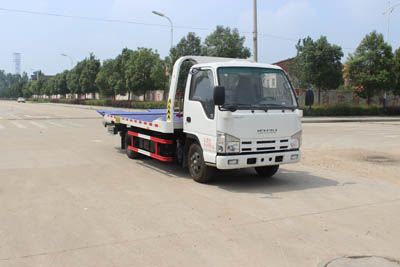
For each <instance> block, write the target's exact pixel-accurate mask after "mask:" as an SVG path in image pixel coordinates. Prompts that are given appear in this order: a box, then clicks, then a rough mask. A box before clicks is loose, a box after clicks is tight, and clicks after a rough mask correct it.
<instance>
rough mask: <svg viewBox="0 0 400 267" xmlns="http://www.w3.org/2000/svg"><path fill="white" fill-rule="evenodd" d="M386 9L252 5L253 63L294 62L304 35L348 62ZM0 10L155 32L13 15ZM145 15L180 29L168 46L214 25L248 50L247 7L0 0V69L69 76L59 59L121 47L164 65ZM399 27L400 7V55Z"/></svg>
mask: <svg viewBox="0 0 400 267" xmlns="http://www.w3.org/2000/svg"><path fill="white" fill-rule="evenodd" d="M391 2H392V4H396V3H400V0H392V1H391ZM386 7H387V1H386V0H330V1H328V0H274V1H272V0H258V32H259V34H260V36H259V43H258V47H259V48H258V49H259V61H260V62H265V63H273V62H276V61H280V60H283V59H286V58H289V57H293V56H295V54H296V49H295V45H296V43H297V41H296V40H298V39H299V38H304V37H306V36H308V35H309V36H311V37H312V38H313V39H317V38H319V37H320V36H321V35H325V36H327V38H328V41H329V42H331V43H334V44H337V45H340V46H341V47H342V48H343V52H344V53H345V54H346V56H347V54H348V53H349V52H353V51H354V49H355V48H356V47H357V46H358V44H359V42H360V41H361V39H362V38H363V37H364V36H365V35H366V34H367V33H370V32H371V31H373V30H377V31H378V32H380V33H383V34H384V35H385V38H386V25H387V23H386V17H385V16H384V15H383V14H382V13H383V12H384V11H385V9H386ZM1 8H6V9H19V10H27V11H35V12H48V13H56V14H64V15H71V16H85V17H96V18H105V19H121V20H129V21H135V22H143V23H150V24H160V25H161V26H149V25H140V24H136V25H135V24H122V23H107V22H99V21H92V20H83V19H74V18H65V17H52V16H42V15H34V14H26V13H15V12H9V11H4V10H1ZM152 10H157V11H160V12H163V13H165V14H166V15H167V16H169V17H170V18H171V19H172V21H173V23H174V25H176V26H179V27H177V28H175V29H174V44H176V43H177V42H178V41H179V40H180V39H181V38H182V37H183V36H185V35H186V34H187V33H188V32H190V31H194V32H195V33H196V34H197V35H198V36H200V37H201V38H202V39H204V37H206V36H207V35H208V34H210V33H211V32H212V30H214V29H215V27H216V25H223V26H229V27H232V28H238V30H239V31H240V33H241V34H242V35H245V37H246V43H245V44H246V46H248V47H249V48H251V49H252V46H253V45H252V34H251V32H252V29H253V20H252V16H253V0H201V1H184V0H168V1H165V0H68V1H56V0H35V1H32V0H12V1H11V0H0V25H1V29H2V30H1V39H0V48H1V49H0V69H4V70H5V71H6V72H14V70H15V67H14V63H13V52H19V53H21V58H22V64H21V70H22V71H26V72H28V73H31V72H32V69H35V70H36V69H41V70H42V71H43V72H44V73H45V74H56V73H58V72H61V71H63V70H65V69H69V68H70V66H71V65H70V61H69V59H68V58H66V57H62V56H60V53H65V54H68V55H70V56H71V57H72V58H73V60H74V62H75V63H76V62H77V61H80V60H82V59H84V58H85V57H87V56H88V55H89V53H90V52H93V53H94V54H95V55H96V56H97V57H98V58H100V59H101V60H104V59H108V58H114V57H115V56H117V55H118V54H119V53H120V52H121V50H122V49H123V48H124V47H128V48H131V49H136V48H137V47H148V48H153V49H154V50H157V51H158V52H159V53H160V55H161V57H165V56H166V55H167V54H168V51H169V48H170V31H169V28H168V27H165V26H167V25H169V24H168V21H167V20H166V19H165V18H162V17H158V16H155V15H153V14H152V13H151V11H152ZM163 25H164V26H163ZM399 25H400V6H398V7H397V8H396V9H395V10H394V11H393V13H392V15H391V21H390V36H389V41H390V44H391V45H392V47H393V48H394V49H396V48H398V47H400V27H399ZM184 27H188V28H190V27H192V28H203V29H204V28H205V30H193V29H188V28H184ZM207 29H208V30H207ZM343 61H345V59H343Z"/></svg>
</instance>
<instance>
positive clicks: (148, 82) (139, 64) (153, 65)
mask: <svg viewBox="0 0 400 267" xmlns="http://www.w3.org/2000/svg"><path fill="white" fill-rule="evenodd" d="M160 61H161V59H160V55H159V54H158V53H157V52H153V50H152V49H151V48H150V49H149V48H138V50H136V51H133V53H131V55H130V57H129V60H128V62H127V68H126V70H125V75H126V77H129V78H128V79H129V81H128V82H129V84H130V85H132V88H133V92H134V93H135V94H136V95H139V94H142V93H143V94H144V100H145V101H146V92H147V91H148V90H154V89H155V86H156V84H155V81H154V80H153V79H152V77H158V73H159V67H158V66H160V64H159V62H160Z"/></svg>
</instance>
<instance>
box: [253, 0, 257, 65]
mask: <svg viewBox="0 0 400 267" xmlns="http://www.w3.org/2000/svg"><path fill="white" fill-rule="evenodd" d="M253 19H254V21H253V27H254V28H253V50H254V51H253V53H254V61H255V62H257V60H258V51H257V0H253Z"/></svg>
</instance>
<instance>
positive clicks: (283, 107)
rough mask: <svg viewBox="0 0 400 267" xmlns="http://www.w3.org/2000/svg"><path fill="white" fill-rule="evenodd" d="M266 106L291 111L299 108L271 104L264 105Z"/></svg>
mask: <svg viewBox="0 0 400 267" xmlns="http://www.w3.org/2000/svg"><path fill="white" fill-rule="evenodd" d="M264 105H265V106H267V107H268V106H272V107H277V108H278V109H280V108H282V109H291V110H295V109H296V108H297V107H296V106H286V105H282V104H275V103H270V104H264Z"/></svg>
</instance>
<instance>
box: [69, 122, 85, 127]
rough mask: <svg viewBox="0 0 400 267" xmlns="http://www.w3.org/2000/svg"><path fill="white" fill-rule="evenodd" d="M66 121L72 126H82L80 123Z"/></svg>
mask: <svg viewBox="0 0 400 267" xmlns="http://www.w3.org/2000/svg"><path fill="white" fill-rule="evenodd" d="M66 123H68V124H71V125H72V126H75V127H83V125H82V124H79V123H75V122H70V121H66Z"/></svg>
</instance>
